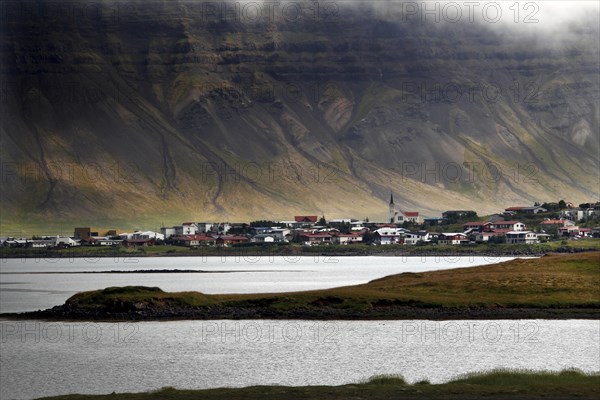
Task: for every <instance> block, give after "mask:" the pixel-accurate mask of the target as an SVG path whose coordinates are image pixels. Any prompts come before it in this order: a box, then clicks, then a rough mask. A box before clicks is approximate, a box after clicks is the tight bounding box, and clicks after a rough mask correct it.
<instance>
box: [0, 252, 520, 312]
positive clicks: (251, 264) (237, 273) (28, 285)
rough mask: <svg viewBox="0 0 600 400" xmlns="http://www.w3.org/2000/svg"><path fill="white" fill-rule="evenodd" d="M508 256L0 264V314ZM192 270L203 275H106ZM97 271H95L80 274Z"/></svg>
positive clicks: (361, 278)
mask: <svg viewBox="0 0 600 400" xmlns="http://www.w3.org/2000/svg"><path fill="white" fill-rule="evenodd" d="M510 259H512V258H510V257H474V256H461V257H335V256H333V257H331V256H330V257H324V256H315V257H268V256H264V257H234V256H228V257H139V258H135V257H129V258H123V257H118V258H112V257H107V258H91V259H86V258H73V259H68V258H66V259H64V258H63V259H33V258H30V259H2V260H0V312H20V311H32V310H38V309H46V308H49V307H53V306H55V305H58V304H63V303H64V302H65V300H66V299H68V298H69V297H70V296H72V295H73V294H75V293H77V292H80V291H84V290H95V289H104V288H106V287H109V286H125V285H144V286H158V287H160V288H161V289H163V290H165V291H187V290H195V291H200V292H204V293H211V294H214V293H269V292H271V293H273V292H288V291H299V290H313V289H324V288H331V287H336V286H346V285H356V284H360V283H366V282H368V281H370V280H373V279H377V278H381V277H384V276H387V275H393V274H399V273H402V272H423V271H433V270H442V269H448V268H459V267H473V266H477V265H485V264H491V263H496V262H500V261H506V260H510ZM137 270H196V271H204V272H206V273H152V274H144V273H139V274H137V273H128V274H123V273H114V272H111V271H137ZM91 271H101V272H103V273H98V274H96V273H94V274H90V273H85V272H91Z"/></svg>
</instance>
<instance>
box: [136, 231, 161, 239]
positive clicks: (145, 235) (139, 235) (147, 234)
mask: <svg viewBox="0 0 600 400" xmlns="http://www.w3.org/2000/svg"><path fill="white" fill-rule="evenodd" d="M127 239H143V240H148V239H156V240H165V235H163V234H162V233H158V232H153V231H136V232H134V233H132V234H131V237H128V238H127Z"/></svg>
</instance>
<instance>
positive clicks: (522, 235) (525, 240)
mask: <svg viewBox="0 0 600 400" xmlns="http://www.w3.org/2000/svg"><path fill="white" fill-rule="evenodd" d="M506 243H510V244H532V243H538V235H537V233H535V232H531V231H512V232H506Z"/></svg>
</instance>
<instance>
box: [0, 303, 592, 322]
mask: <svg viewBox="0 0 600 400" xmlns="http://www.w3.org/2000/svg"><path fill="white" fill-rule="evenodd" d="M0 319H4V320H11V321H21V320H43V321H53V322H70V321H73V322H81V321H84V322H164V321H189V320H192V321H206V320H221V319H223V320H315V321H318V320H320V321H350V320H352V321H380V320H428V321H450V320H507V319H508V320H512V319H527V320H529V319H544V320H570V319H585V320H589V319H594V320H598V319H600V308H584V307H572V308H530V307H522V308H519V307H497V308H486V307H465V308H450V307H410V306H399V307H389V308H388V309H385V310H375V311H365V312H361V311H355V310H339V309H334V308H328V309H324V308H319V309H318V310H289V311H279V312H277V311H274V310H273V309H271V308H268V307H264V308H258V307H255V308H253V309H247V308H241V307H220V308H213V309H211V308H206V309H196V310H164V311H162V310H161V311H154V310H150V311H146V312H144V311H132V312H125V313H111V312H81V311H80V310H69V309H68V308H66V307H65V306H55V307H53V308H51V309H48V310H38V311H28V312H22V313H3V314H0Z"/></svg>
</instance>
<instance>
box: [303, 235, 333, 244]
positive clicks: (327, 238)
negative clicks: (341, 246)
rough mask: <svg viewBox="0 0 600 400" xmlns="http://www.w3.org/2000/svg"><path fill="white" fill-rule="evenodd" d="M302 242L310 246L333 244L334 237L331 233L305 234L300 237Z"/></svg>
mask: <svg viewBox="0 0 600 400" xmlns="http://www.w3.org/2000/svg"><path fill="white" fill-rule="evenodd" d="M300 240H302V242H303V243H304V244H307V245H309V246H312V245H315V244H322V243H323V244H329V243H332V236H331V235H330V234H329V233H303V234H302V235H300Z"/></svg>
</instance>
